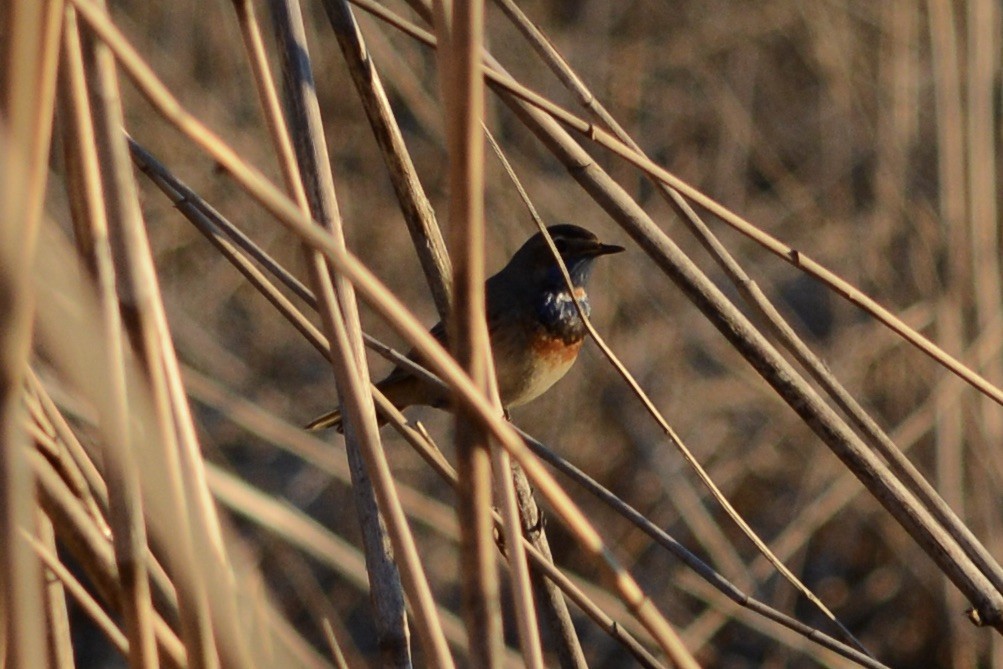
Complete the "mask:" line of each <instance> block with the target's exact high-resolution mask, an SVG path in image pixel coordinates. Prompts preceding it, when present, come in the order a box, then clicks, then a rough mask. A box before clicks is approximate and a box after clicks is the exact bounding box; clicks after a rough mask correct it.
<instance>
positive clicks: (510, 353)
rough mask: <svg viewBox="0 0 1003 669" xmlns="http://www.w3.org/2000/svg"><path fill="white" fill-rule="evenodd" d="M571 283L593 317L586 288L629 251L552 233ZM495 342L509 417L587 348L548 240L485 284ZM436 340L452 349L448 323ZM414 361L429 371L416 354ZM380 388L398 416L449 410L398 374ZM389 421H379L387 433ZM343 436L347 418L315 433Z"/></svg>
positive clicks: (440, 394) (528, 248) (574, 234)
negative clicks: (597, 270) (606, 259)
mask: <svg viewBox="0 0 1003 669" xmlns="http://www.w3.org/2000/svg"><path fill="white" fill-rule="evenodd" d="M547 232H548V233H550V236H551V238H552V239H553V241H554V245H555V246H556V247H557V251H558V253H560V255H561V259H562V260H563V261H564V265H565V266H566V267H567V269H568V274H569V275H570V277H571V284H572V286H573V287H574V298H577V299H578V302H579V304H581V306H582V309H583V311H584V313H585V315H586V316H588V315H589V313H590V311H591V307H590V305H589V300H588V295H587V293H586V292H585V284H586V282H587V281H588V279H589V275H590V273H591V271H592V268H593V262H594V261H595V260H596V259H597V258H599V257H600V256H604V255H610V254H613V253H620V252H621V251H623V250H624V248H623V247H622V246H616V245H615V244H604V243H602V242H600V241H599V238H598V237H596V236H595V235H594V234H592V233H591V232H589V231H588V230H586V229H585V228H582V227H579V226H577V225H571V224H558V225H551V226H549V227H548V228H547ZM484 297H485V303H486V317H487V325H488V335H489V339H490V342H491V352H492V355H493V357H494V362H495V376H496V378H497V381H498V394H499V397H500V398H501V403H502V406H503V408H504V409H505V412H506V415H507V414H508V410H509V409H511V408H514V407H518V406H521V405H523V404H526V403H527V402H530V401H532V400H534V399H536V398H537V397H539V396H540V395H542V394H543V393H544V392H545V391H547V390H548V389H549V388H550V387H551V386H552V385H554V384H555V383H556V382H557V381H559V380H560V379H561V378H562V377H563V376H564V375H565V374H566V373H567V372H568V370H569V369H571V366H572V365H573V364H574V363H575V360H576V359H577V358H578V352H579V351H580V350H581V348H582V344H583V343H584V341H585V335H586V329H585V323H584V322H583V320H582V318H581V316H580V315H579V313H578V309H576V308H575V300H574V298H573V297H572V294H571V292H569V291H568V286H567V283H566V282H565V280H564V275H563V273H562V272H561V269H560V266H559V265H558V264H557V261H556V259H555V258H554V255H553V253H552V252H551V250H550V246H549V245H548V244H547V240H546V238H545V237H544V236H543V233H542V232H537V233H536V234H535V235H533V236H532V237H530V238H529V240H527V241H526V242H525V243H524V244H523V245H522V246H521V247H520V248H519V250H518V251H516V252H515V255H513V256H512V259H511V260H509V262H508V264H507V265H505V266H504V267H503V268H502V269H501V270H499V271H498V273H497V274H495V275H493V276H491V277H490V278H489V279H488V280H487V281H486V282H485V284H484ZM430 334H431V335H432V336H433V337H434V338H435V339H436V340H438V341H439V343H440V344H442V345H443V346H444V347H445V348H447V349H448V348H449V346H448V341H447V337H446V326H445V325H444V324H443V323H442V322H441V321H440V322H439V323H438V324H436V325H435V327H433V328H432V329H431V331H430ZM408 358H410V359H411V360H414V361H415V362H418V363H422V359H421V357H420V356H419V355H418V354H416V353H415V352H414V351H411V352H410V353H409V354H408ZM376 387H377V388H379V390H380V391H381V392H382V393H383V394H384V395H386V397H387V399H388V400H390V402H391V403H392V404H393V405H394V406H395V407H397V408H398V409H404V408H406V407H409V406H414V405H427V406H432V407H438V408H443V407H445V406H447V405H448V403H449V399H450V398H449V392H448V391H447V390H444V389H442V388H441V387H438V386H436V385H434V384H432V383H431V382H430V381H428V380H426V379H422V378H420V377H418V376H416V375H415V374H413V373H412V372H411V371H409V370H408V369H406V368H404V367H402V366H398V367H395V368H394V369H393V371H391V372H390V374H389V375H388V376H387V377H386V378H384V379H383V380H382V381H380V382H379V383H377V384H376ZM386 422H387V421H386V419H384V418H383V417H380V418H379V424H380V425H384V424H385V423H386ZM331 427H333V428H336V429H337V430H338V431H339V432H341V431H342V429H343V426H342V416H341V412H340V411H339V410H334V411H330V412H328V413H326V414H324V415H322V416H319V417H317V418H315V419H314V420H312V421H311V422H310V423H308V424H307V425H306V429H308V430H322V429H326V428H331Z"/></svg>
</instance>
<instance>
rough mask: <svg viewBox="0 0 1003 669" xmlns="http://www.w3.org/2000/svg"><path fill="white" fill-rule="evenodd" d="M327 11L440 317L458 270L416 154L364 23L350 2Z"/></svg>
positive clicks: (329, 2) (333, 1)
mask: <svg viewBox="0 0 1003 669" xmlns="http://www.w3.org/2000/svg"><path fill="white" fill-rule="evenodd" d="M322 4H323V5H324V10H325V11H326V12H327V16H328V20H329V21H330V23H331V27H332V28H333V29H334V35H335V37H336V38H337V39H338V44H339V46H340V47H341V52H342V55H343V56H344V58H345V63H346V64H347V66H348V71H349V73H350V74H351V75H352V81H353V82H354V83H355V89H356V91H357V92H358V94H359V98H360V99H361V100H362V105H363V108H364V109H365V111H366V116H367V118H368V119H369V125H370V127H371V128H372V129H373V135H374V136H375V138H376V143H377V144H378V145H379V147H380V150H381V152H382V154H383V158H384V162H385V163H386V166H387V171H388V172H389V173H390V178H391V181H392V182H393V186H394V192H395V193H396V195H397V200H398V202H399V203H400V206H401V213H402V214H403V216H404V221H405V222H406V223H407V227H408V232H409V233H410V234H411V241H412V243H413V244H414V248H415V250H416V251H417V253H418V259H419V260H420V261H421V267H422V270H423V271H424V273H425V280H426V281H427V282H428V285H429V288H430V289H431V291H432V298H433V300H434V301H435V306H436V309H437V310H438V312H439V318H440V319H442V320H444V319H445V318H446V316H447V315H448V314H449V309H450V301H451V293H452V284H451V281H452V276H453V270H452V266H451V263H450V260H449V254H448V253H447V252H446V244H445V242H444V241H443V239H442V232H441V231H440V230H439V224H438V222H437V221H436V219H435V211H434V210H433V209H432V205H431V204H430V203H429V201H428V197H427V196H426V195H425V191H424V189H423V188H422V185H421V181H420V180H419V178H418V174H417V172H416V170H415V167H414V163H413V161H412V160H411V155H410V154H409V153H408V150H407V147H406V146H405V144H404V137H403V134H402V133H401V130H400V127H399V126H398V124H397V120H396V118H395V117H394V113H393V110H392V109H391V108H390V102H389V100H387V95H386V91H385V90H384V88H383V84H382V82H381V80H380V75H379V72H378V71H377V69H376V67H375V65H374V64H373V61H372V59H371V57H370V55H369V53H368V50H367V48H366V43H365V40H364V39H363V37H362V32H361V30H360V29H359V25H358V23H357V22H356V20H355V16H354V15H353V14H352V11H351V8H350V7H349V5H348V2H346V1H345V0H324V1H323V3H322Z"/></svg>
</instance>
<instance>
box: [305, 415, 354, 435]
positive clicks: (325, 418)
mask: <svg viewBox="0 0 1003 669" xmlns="http://www.w3.org/2000/svg"><path fill="white" fill-rule="evenodd" d="M305 427H306V429H308V430H311V431H315V430H326V429H328V428H331V427H333V428H334V429H336V430H337V431H338V432H344V431H345V427H344V426H343V425H342V424H341V411H340V410H339V409H335V410H334V411H328V412H327V413H326V414H324V415H322V416H317V417H316V418H314V419H313V420H312V421H310V422H309V423H307V424H306V425H305Z"/></svg>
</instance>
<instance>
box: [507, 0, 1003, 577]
mask: <svg viewBox="0 0 1003 669" xmlns="http://www.w3.org/2000/svg"><path fill="white" fill-rule="evenodd" d="M499 4H500V5H502V7H503V9H504V10H505V11H506V13H507V14H508V15H509V16H510V18H512V20H513V21H514V22H515V23H516V25H517V26H518V27H519V28H520V30H521V31H522V32H523V34H524V35H525V36H526V37H527V39H528V40H529V41H530V43H531V45H532V46H533V47H534V48H535V49H536V50H537V51H538V52H539V53H540V54H541V56H542V57H543V58H544V61H545V62H546V64H547V65H548V66H549V67H550V68H551V70H553V71H554V72H555V73H556V74H557V75H558V77H559V78H560V79H561V80H562V82H563V83H564V84H565V86H566V87H568V88H569V89H571V90H572V92H574V93H575V94H576V96H577V97H578V98H579V101H580V102H581V104H582V105H583V106H585V107H587V108H588V109H590V110H591V111H592V112H593V113H594V114H595V115H596V116H598V117H599V118H600V120H602V121H603V122H604V123H605V124H606V125H607V126H608V127H609V128H610V129H611V131H612V132H613V133H614V134H615V135H616V136H617V138H618V139H619V140H620V141H622V142H624V143H625V144H627V145H629V146H630V147H631V148H633V149H634V150H635V151H637V152H638V153H639V154H640V155H643V153H642V152H641V148H640V147H639V146H638V144H637V143H636V142H634V141H633V140H632V139H631V138H630V137H629V135H627V133H626V131H624V130H623V128H622V127H621V126H620V125H619V124H618V123H617V122H616V120H615V119H614V118H613V117H612V116H611V115H610V114H609V113H608V112H607V111H606V109H605V108H604V107H603V106H602V103H601V102H599V101H598V100H597V99H596V98H595V96H594V95H593V94H592V93H591V91H589V90H588V88H587V87H586V86H585V84H584V83H583V82H582V80H581V78H580V77H578V76H577V75H576V74H575V73H574V72H573V71H572V70H571V68H570V67H569V66H568V65H567V63H566V61H565V60H564V59H563V58H562V57H561V56H560V54H559V53H557V51H556V49H554V48H553V47H552V46H551V45H550V43H549V42H548V41H547V40H546V37H545V36H544V35H543V33H542V32H541V31H540V30H539V29H538V28H537V27H536V26H534V25H533V24H532V23H531V22H530V21H529V20H528V18H527V17H526V16H525V15H524V14H522V13H521V12H520V11H519V9H518V7H516V6H515V5H514V4H513V3H512V2H511V0H499ZM900 13H901V12H900V11H898V10H896V12H895V13H894V14H893V18H896V19H897V18H898V16H899V14H900ZM905 22H906V25H911V24H910V23H909V21H908V18H907V19H906V21H905ZM900 23H902V21H900V20H896V21H895V25H896V26H897V25H899V24H900ZM900 60H903V59H900ZM899 69H901V67H900V68H899ZM901 79H903V75H900V76H898V77H897V79H896V81H898V80H901ZM901 87H902V86H901V85H892V86H890V88H891V89H892V90H895V91H897V90H899V89H900V88H901ZM983 89H984V87H983ZM980 90H981V89H980ZM906 102H907V103H906V104H904V105H900V106H899V108H901V107H903V106H904V107H906V108H907V109H912V108H915V104H912V103H911V102H912V101H906ZM903 115H908V114H907V112H902V113H900V114H899V116H903ZM906 125H907V124H906V123H898V124H896V125H895V127H896V128H900V127H902V126H906ZM898 144H902V145H904V144H905V142H899V143H898ZM983 144H984V145H988V143H985V142H983ZM886 171H887V172H890V173H892V174H896V175H898V174H902V173H903V172H904V167H903V166H902V165H896V166H893V167H889V168H888V169H887V170H886ZM660 185H661V189H660V192H661V193H662V195H663V196H664V197H665V199H666V201H667V202H669V204H670V205H671V206H673V207H674V208H675V210H676V211H677V213H678V214H680V216H681V217H682V219H683V220H684V221H686V222H687V223H688V224H689V226H690V229H691V230H692V231H693V232H694V234H696V235H697V237H698V239H699V240H700V241H701V242H702V243H703V244H704V246H705V248H707V250H708V251H709V252H710V253H711V254H712V256H713V257H714V258H715V260H716V261H717V262H718V264H719V265H720V266H721V267H722V268H723V269H724V270H725V272H726V273H727V275H728V276H729V278H730V279H731V281H732V282H733V283H734V284H735V286H736V288H737V289H738V290H739V291H740V293H741V294H742V295H743V296H744V297H745V298H746V301H747V302H748V303H749V304H750V305H751V306H752V307H754V308H755V309H757V310H758V311H759V313H760V315H762V316H763V317H764V319H765V321H766V323H767V325H768V326H769V327H770V330H771V332H772V333H773V334H774V335H775V336H776V337H777V338H778V340H779V341H780V342H781V343H782V344H783V345H784V346H785V347H786V348H788V350H790V351H791V353H793V354H794V357H795V359H796V360H797V361H798V362H799V363H800V364H801V365H802V366H803V367H804V368H805V369H806V370H808V372H809V373H810V374H811V375H812V377H813V378H814V379H815V380H816V381H817V382H818V383H819V384H820V385H821V386H822V388H823V389H825V390H826V392H827V393H828V394H829V395H830V396H831V397H832V398H833V399H834V400H835V401H836V403H837V405H838V406H839V407H840V408H841V409H842V410H843V411H844V412H845V413H846V414H847V415H848V416H849V417H850V419H851V420H852V421H853V423H854V424H855V425H856V427H857V428H858V429H859V430H860V431H861V432H862V433H863V434H864V436H865V437H867V439H868V440H869V441H870V442H871V444H873V445H874V446H875V447H876V448H877V449H878V451H879V452H880V453H881V454H882V456H884V457H885V458H887V459H888V461H889V463H890V465H891V466H892V469H893V471H894V472H895V474H896V475H898V476H899V477H900V478H901V479H902V480H903V481H904V482H905V483H906V484H907V485H908V486H909V487H910V489H911V490H912V491H913V492H914V493H915V494H916V495H917V496H918V497H919V498H920V500H921V501H922V502H923V503H924V504H925V505H926V506H927V508H928V509H929V510H930V511H931V512H932V513H933V514H934V516H935V518H936V519H937V520H938V521H939V522H940V523H941V524H942V525H943V527H944V528H945V529H946V530H947V531H948V532H950V534H951V536H952V537H953V538H954V539H955V541H957V542H958V543H959V544H960V545H961V547H962V548H963V549H964V550H965V552H966V554H967V555H968V556H969V557H970V558H971V559H972V560H973V561H974V562H975V564H976V565H977V566H978V568H979V569H980V570H981V571H982V573H983V574H984V575H985V576H986V577H987V578H988V579H989V580H990V581H991V582H992V583H993V585H994V586H995V587H996V588H997V589H998V590H1000V591H1001V592H1003V568H1001V567H1000V566H999V564H998V563H997V562H996V560H995V559H994V558H993V557H992V556H991V555H990V554H989V552H988V551H987V550H986V549H985V547H984V546H983V545H982V544H981V543H980V542H979V540H978V539H977V538H976V537H975V535H974V534H973V533H972V532H971V530H969V529H968V528H967V527H966V526H965V525H964V523H963V522H962V521H961V520H960V519H959V518H958V516H957V515H956V514H955V513H954V511H953V510H952V509H951V507H950V506H949V505H948V504H947V503H946V502H945V501H944V499H943V498H942V497H941V496H940V495H939V494H938V492H937V491H936V490H935V489H934V488H933V486H931V485H930V484H929V482H928V481H927V480H926V479H925V478H924V477H923V475H922V474H921V473H920V472H919V470H918V469H917V468H916V467H915V466H914V465H913V464H912V462H910V461H909V460H908V459H907V458H905V457H904V456H903V455H902V453H901V451H900V450H899V449H898V447H897V446H896V445H895V443H894V442H893V441H892V440H891V439H889V437H888V435H887V434H886V433H885V431H884V430H882V429H881V427H880V426H879V425H878V424H877V422H876V421H875V420H874V419H873V418H871V416H870V415H868V413H867V412H866V411H865V410H864V409H863V407H862V406H860V404H859V403H858V402H857V401H856V400H855V399H854V398H853V396H852V395H851V394H850V393H849V392H848V391H847V390H846V389H845V387H844V386H843V385H842V384H841V383H840V382H839V381H838V380H837V379H836V377H835V376H834V375H833V374H832V373H831V372H830V371H829V369H828V367H827V366H826V365H825V364H824V363H823V362H822V361H821V360H820V359H819V358H818V357H817V356H816V355H815V354H814V353H813V352H812V351H811V349H810V348H809V347H808V346H807V345H806V344H805V342H804V341H803V340H802V339H801V338H800V337H799V336H798V335H797V333H796V332H795V331H794V329H793V328H792V327H790V325H789V324H788V323H787V322H786V321H785V320H784V318H783V317H782V316H781V315H780V313H779V312H778V311H777V310H776V308H775V307H774V306H773V304H772V303H771V302H770V301H769V299H768V298H767V297H766V295H765V294H764V293H763V292H762V290H761V289H760V288H759V286H758V285H757V284H756V283H755V282H754V281H752V280H751V279H750V278H749V276H748V275H747V274H746V273H745V271H744V270H743V269H742V268H741V266H740V265H739V264H738V262H737V261H736V260H735V259H734V258H733V257H732V256H731V254H730V253H729V252H728V251H727V249H726V248H725V247H724V246H723V245H722V244H721V243H720V242H719V241H718V239H717V238H716V237H715V236H714V234H713V232H711V231H710V229H709V228H707V226H706V224H704V222H703V221H702V220H700V218H699V216H698V215H697V214H696V212H695V211H693V209H692V208H691V207H690V206H689V204H688V203H687V202H686V200H685V199H683V198H682V197H681V195H680V194H679V193H678V192H677V191H675V190H673V189H672V188H670V187H668V186H667V185H665V184H660ZM895 190H896V191H897V190H899V189H895ZM951 348H952V349H953V350H959V349H960V347H959V346H954V347H951ZM997 376H998V375H997ZM723 554H724V555H726V556H727V555H728V551H724V552H723ZM729 562H730V563H732V564H734V562H735V560H729ZM741 571H742V569H741V568H739V569H738V570H737V571H736V573H741Z"/></svg>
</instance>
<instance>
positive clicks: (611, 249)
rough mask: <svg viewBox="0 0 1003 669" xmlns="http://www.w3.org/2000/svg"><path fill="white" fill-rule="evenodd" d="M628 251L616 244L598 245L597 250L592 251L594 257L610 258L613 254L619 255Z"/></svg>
mask: <svg viewBox="0 0 1003 669" xmlns="http://www.w3.org/2000/svg"><path fill="white" fill-rule="evenodd" d="M626 250H627V249H625V248H623V247H622V246H617V245H616V244H597V245H596V247H595V249H594V250H593V251H592V255H594V256H608V255H610V254H611V253H619V252H620V251H626Z"/></svg>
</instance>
